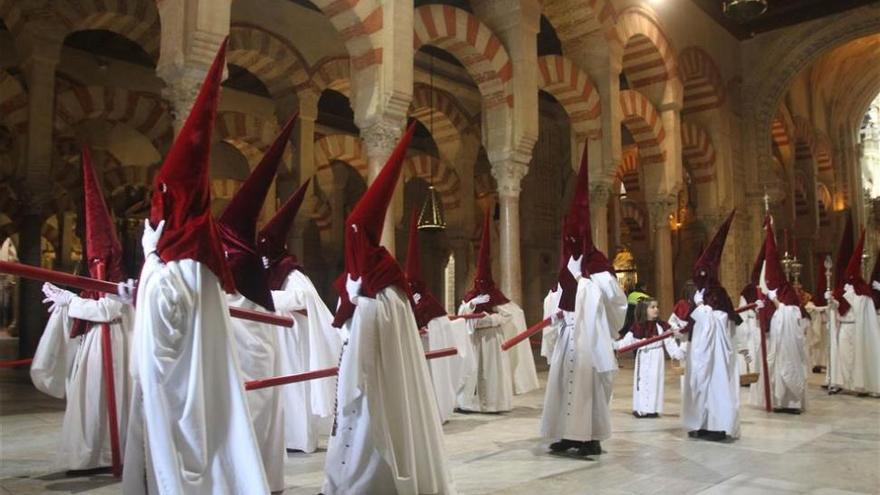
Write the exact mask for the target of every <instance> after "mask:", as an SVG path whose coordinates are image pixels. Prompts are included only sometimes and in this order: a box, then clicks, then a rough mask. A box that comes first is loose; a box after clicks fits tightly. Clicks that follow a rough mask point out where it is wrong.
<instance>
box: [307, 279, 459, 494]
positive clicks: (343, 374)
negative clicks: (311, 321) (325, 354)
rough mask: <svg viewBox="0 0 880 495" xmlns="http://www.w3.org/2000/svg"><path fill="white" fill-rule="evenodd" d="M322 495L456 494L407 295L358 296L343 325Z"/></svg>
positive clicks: (392, 291)
mask: <svg viewBox="0 0 880 495" xmlns="http://www.w3.org/2000/svg"><path fill="white" fill-rule="evenodd" d="M343 332H344V335H346V336H347V343H346V344H345V349H344V350H343V353H342V360H341V363H340V367H339V390H338V395H337V397H338V403H337V408H338V409H337V415H336V426H335V434H334V435H333V436H331V437H330V445H329V447H328V449H327V459H326V464H325V467H324V474H325V478H324V487H323V490H322V492H323V493H324V494H325V495H336V494H368V493H369V494H373V493H375V494H394V493H400V494H448V493H455V488H454V486H453V485H452V482H451V480H450V478H449V470H448V467H447V465H446V454H445V448H444V446H443V430H442V429H441V427H440V417H439V416H438V414H437V403H436V401H435V400H434V394H433V393H431V379H430V377H429V375H428V364H427V362H426V360H425V356H424V353H423V349H422V344H421V342H420V341H419V331H418V328H416V323H415V316H414V315H413V312H412V308H411V306H410V303H409V300H408V299H407V297H406V296H405V295H404V294H403V293H402V292H401V291H400V290H399V289H397V288H395V287H393V286H392V287H388V288H385V289H383V290H381V291H379V293H378V294H377V295H376V297H375V298H367V297H361V298H360V299H359V300H358V303H357V307H356V308H355V311H354V315H353V316H352V318H351V319H350V320H349V321H348V322H346V323H345V325H344V328H343Z"/></svg>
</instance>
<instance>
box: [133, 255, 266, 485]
mask: <svg viewBox="0 0 880 495" xmlns="http://www.w3.org/2000/svg"><path fill="white" fill-rule="evenodd" d="M231 326H232V324H231V322H230V317H229V307H228V306H227V304H226V298H225V297H224V294H223V292H222V290H221V288H220V283H219V281H218V280H217V277H216V275H214V274H213V273H212V272H211V270H209V269H208V267H207V266H205V265H203V264H201V263H199V262H196V261H193V260H182V261H175V262H170V263H167V264H164V263H162V262H161V261H160V260H159V258H158V257H157V256H155V255H151V256H148V257H147V260H146V261H145V263H144V267H143V269H142V271H141V278H140V284H139V286H138V294H137V312H136V315H135V324H134V337H133V340H132V349H131V364H132V367H131V373H132V379H133V397H132V408H131V416H130V420H129V429H128V438H127V440H126V451H125V466H124V470H123V476H122V481H123V484H122V493H125V494H126V495H130V494H139V493H159V494H163V495H164V494H168V495H171V494H175V495H176V494H183V493H185V494H187V495H193V494H217V495H219V494H242V495H245V494H247V495H250V494H259V493H268V492H269V487H268V484H267V482H266V474H265V472H264V471H263V463H262V461H261V457H260V448H259V445H258V444H257V441H256V438H255V435H254V428H253V424H252V422H251V417H250V414H249V413H248V406H247V399H246V398H245V391H244V386H243V383H242V382H243V379H242V376H241V372H240V371H239V366H238V359H237V357H236V353H235V351H234V348H233V347H234V342H233V336H232V330H231V328H230V327H231Z"/></svg>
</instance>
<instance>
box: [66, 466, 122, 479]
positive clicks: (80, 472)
mask: <svg viewBox="0 0 880 495" xmlns="http://www.w3.org/2000/svg"><path fill="white" fill-rule="evenodd" d="M112 473H113V467H112V466H107V467H97V468H91V469H70V470H68V471H67V472H65V473H64V474H65V475H66V476H69V477H71V478H75V477H81V476H95V475H98V474H112Z"/></svg>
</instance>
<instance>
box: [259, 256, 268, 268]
mask: <svg viewBox="0 0 880 495" xmlns="http://www.w3.org/2000/svg"><path fill="white" fill-rule="evenodd" d="M260 259H261V260H262V261H263V268H265V269H267V270H268V269H269V258H267V257H265V256H260Z"/></svg>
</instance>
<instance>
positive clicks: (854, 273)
mask: <svg viewBox="0 0 880 495" xmlns="http://www.w3.org/2000/svg"><path fill="white" fill-rule="evenodd" d="M864 249H865V229H862V233H861V235H860V236H859V242H858V243H856V248H855V249H853V253H852V256H851V257H850V258H849V264H847V266H846V273H845V274H844V284H850V285H852V286H853V289H855V292H856V294H858V295H860V296H868V297H870V296H871V292H872V290H871V286H870V285H868V284H867V282H865V279H864V277H862V253H863V252H864Z"/></svg>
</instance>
